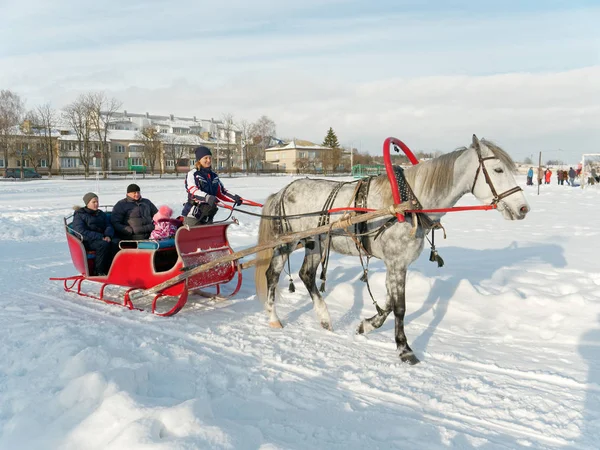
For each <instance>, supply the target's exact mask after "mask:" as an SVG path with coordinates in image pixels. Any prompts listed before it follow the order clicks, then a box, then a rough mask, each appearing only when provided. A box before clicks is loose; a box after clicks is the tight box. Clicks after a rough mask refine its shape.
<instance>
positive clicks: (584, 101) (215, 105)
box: [0, 0, 600, 156]
mask: <svg viewBox="0 0 600 450" xmlns="http://www.w3.org/2000/svg"><path fill="white" fill-rule="evenodd" d="M337 3H339V5H338V6H340V7H341V6H343V5H344V4H346V3H347V2H343V1H337V2H336V1H330V2H328V3H327V4H325V3H323V2H298V3H295V4H293V5H291V6H290V4H288V2H280V1H275V0H262V1H260V2H245V1H241V0H240V1H231V0H229V1H224V2H217V3H215V2H192V1H191V0H190V1H187V2H178V3H177V4H174V5H170V6H169V7H168V8H167V7H165V4H164V3H163V2H156V1H150V2H145V3H144V5H141V4H140V3H136V2H135V1H133V2H129V3H128V4H127V6H125V7H122V8H113V7H111V5H112V4H111V3H110V2H109V3H103V4H102V7H100V4H98V5H97V6H96V7H94V8H93V9H85V8H83V13H81V12H78V11H80V9H82V8H81V5H80V6H79V8H80V9H77V8H76V7H75V6H76V3H75V2H73V0H62V1H59V2H58V3H56V2H54V3H52V5H53V6H52V8H51V9H50V8H49V6H48V5H49V4H48V3H47V2H41V3H39V4H38V5H37V6H36V4H35V2H34V4H32V5H31V8H29V7H28V9H29V10H30V11H32V13H29V14H28V13H25V12H23V11H24V9H23V8H15V7H8V8H6V9H4V11H3V13H5V15H4V19H0V21H3V20H10V21H11V25H12V26H11V27H10V28H7V27H3V26H0V41H4V42H6V41H7V39H8V40H10V41H11V42H13V43H14V45H12V46H11V47H6V49H5V48H0V67H1V70H0V87H2V88H9V89H13V90H15V91H17V92H18V93H20V94H21V95H23V96H24V97H25V99H26V100H27V102H28V104H29V106H33V105H35V104H37V103H41V102H46V101H52V102H53V104H54V105H55V106H56V107H60V106H63V105H64V104H66V103H68V102H69V101H71V100H72V99H73V98H75V96H76V95H77V94H78V93H79V92H84V91H89V90H104V91H107V92H109V93H111V94H112V95H114V96H116V97H117V98H119V99H120V100H121V101H123V104H124V108H125V109H127V110H129V111H136V112H146V111H149V112H153V113H173V114H177V115H189V116H191V115H196V116H199V117H220V116H221V115H222V114H223V113H232V114H234V115H235V117H237V118H238V119H241V118H246V119H248V120H254V119H256V118H257V117H259V116H260V115H263V114H266V115H268V116H270V117H271V118H273V120H275V122H276V123H277V125H278V132H279V134H280V135H281V136H285V137H294V136H296V137H301V138H307V139H311V140H315V141H319V140H321V139H322V138H323V136H324V134H325V132H326V130H327V129H328V128H329V127H330V126H332V127H333V128H334V129H335V130H336V132H337V134H338V137H339V138H340V140H341V141H342V142H343V143H348V142H353V143H354V145H356V146H358V143H359V142H360V143H361V144H362V147H363V149H369V150H370V151H372V152H379V151H380V145H381V143H382V142H383V140H384V139H385V137H387V136H389V135H395V136H396V137H398V138H400V139H403V140H405V141H406V143H407V144H409V146H412V147H414V148H422V149H442V150H450V149H451V148H453V147H456V146H460V145H465V144H468V141H469V136H470V135H471V134H472V133H473V132H475V133H477V134H478V135H480V136H486V137H488V138H492V139H496V140H497V141H498V142H499V143H501V144H504V145H505V147H506V149H507V150H508V151H509V152H510V153H511V154H513V155H521V156H522V155H529V154H531V153H533V152H536V151H539V150H547V149H548V150H550V149H555V148H562V149H564V152H565V153H567V152H571V153H572V154H573V155H576V154H577V155H578V154H579V153H581V151H598V150H599V149H600V136H599V132H598V131H597V130H596V128H597V124H598V119H599V118H600V112H599V109H598V108H599V107H598V106H597V105H598V104H600V102H599V100H600V86H599V83H600V82H599V81H597V80H600V78H599V75H600V59H599V58H598V55H599V53H598V48H599V40H598V38H597V32H596V23H597V21H598V18H599V17H600V14H599V10H598V9H587V10H573V11H563V12H560V13H557V12H544V13H519V14H504V15H503V14H499V15H494V16H490V17H481V16H477V17H471V18H469V17H458V16H439V15H437V16H436V15H435V14H432V15H427V14H423V13H414V12H413V13H410V14H398V13H394V14H388V15H383V14H381V15H377V14H372V15H366V16H364V15H361V16H352V15H351V14H348V11H346V10H343V9H338V10H337V12H339V13H340V14H338V15H333V16H331V15H328V14H325V10H324V11H323V15H322V16H321V17H319V16H315V15H314V13H313V14H309V12H310V10H311V8H316V7H317V6H320V7H322V8H326V7H328V6H332V5H333V6H336V4H337ZM14 4H15V3H13V5H14ZM19 6H20V5H19ZM142 6H143V7H142ZM38 7H39V9H37V8H38ZM44 8H45V9H44ZM290 8H293V9H290ZM56 11H60V12H61V14H62V15H57V13H56ZM333 11H336V8H334V9H333ZM342 13H346V14H345V16H343V15H342ZM49 15H53V18H54V20H48V16H49Z"/></svg>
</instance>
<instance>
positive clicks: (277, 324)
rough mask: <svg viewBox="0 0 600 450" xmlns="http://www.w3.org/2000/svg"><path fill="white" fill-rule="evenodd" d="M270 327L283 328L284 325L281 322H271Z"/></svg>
mask: <svg viewBox="0 0 600 450" xmlns="http://www.w3.org/2000/svg"><path fill="white" fill-rule="evenodd" d="M269 326H270V327H271V328H283V325H282V324H281V322H280V321H279V320H276V321H275V322H269Z"/></svg>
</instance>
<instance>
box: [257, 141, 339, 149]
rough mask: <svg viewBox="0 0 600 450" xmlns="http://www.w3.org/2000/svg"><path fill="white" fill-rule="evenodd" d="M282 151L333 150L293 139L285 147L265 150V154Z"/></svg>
mask: <svg viewBox="0 0 600 450" xmlns="http://www.w3.org/2000/svg"><path fill="white" fill-rule="evenodd" d="M282 150H331V147H325V146H324V145H318V144H315V143H313V142H310V141H305V140H302V139H293V140H292V141H291V142H288V143H287V144H285V145H281V146H276V147H269V148H267V149H265V152H271V151H282Z"/></svg>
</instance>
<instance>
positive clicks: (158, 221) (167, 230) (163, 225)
mask: <svg viewBox="0 0 600 450" xmlns="http://www.w3.org/2000/svg"><path fill="white" fill-rule="evenodd" d="M172 215H173V210H172V209H171V208H169V207H168V206H167V205H163V206H161V207H160V208H158V212H157V213H156V214H154V217H152V220H153V222H154V230H152V233H150V239H156V240H160V239H169V238H172V237H173V236H175V233H177V229H178V228H179V227H180V226H181V222H180V221H178V220H177V219H172V218H171V216H172Z"/></svg>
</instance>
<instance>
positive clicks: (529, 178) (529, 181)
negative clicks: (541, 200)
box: [527, 167, 533, 186]
mask: <svg viewBox="0 0 600 450" xmlns="http://www.w3.org/2000/svg"><path fill="white" fill-rule="evenodd" d="M527 186H533V167H530V168H529V170H528V171H527Z"/></svg>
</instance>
